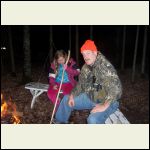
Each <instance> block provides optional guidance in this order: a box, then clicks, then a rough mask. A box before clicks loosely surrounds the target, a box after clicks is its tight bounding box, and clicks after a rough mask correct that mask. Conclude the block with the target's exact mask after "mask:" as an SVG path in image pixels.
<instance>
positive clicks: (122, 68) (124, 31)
mask: <svg viewBox="0 0 150 150" xmlns="http://www.w3.org/2000/svg"><path fill="white" fill-rule="evenodd" d="M125 43H126V26H124V27H123V46H122V57H121V58H122V59H121V70H122V71H123V70H124V60H125V59H124V58H125Z"/></svg>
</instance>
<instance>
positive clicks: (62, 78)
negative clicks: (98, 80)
mask: <svg viewBox="0 0 150 150" xmlns="http://www.w3.org/2000/svg"><path fill="white" fill-rule="evenodd" d="M69 58H70V50H69V51H68V57H67V61H66V63H65V64H66V65H67V64H68V61H69ZM64 72H65V70H64V69H63V73H62V77H61V82H60V86H59V90H58V93H57V97H56V101H55V105H54V109H53V113H52V116H51V121H50V124H51V123H52V121H53V117H54V113H55V109H56V104H57V101H58V98H59V94H60V90H61V87H62V82H63V80H64Z"/></svg>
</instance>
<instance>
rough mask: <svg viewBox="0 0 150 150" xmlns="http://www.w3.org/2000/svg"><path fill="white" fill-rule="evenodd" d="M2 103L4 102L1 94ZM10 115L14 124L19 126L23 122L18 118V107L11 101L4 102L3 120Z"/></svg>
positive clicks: (2, 108)
mask: <svg viewBox="0 0 150 150" xmlns="http://www.w3.org/2000/svg"><path fill="white" fill-rule="evenodd" d="M1 101H4V100H3V94H1ZM1 103H2V102H1ZM8 114H11V116H12V117H11V119H12V120H13V124H19V123H20V122H21V121H20V119H19V117H18V113H17V110H16V105H15V104H12V102H11V101H10V102H8V103H6V101H4V102H3V104H2V105H1V118H2V117H5V116H7V115H8Z"/></svg>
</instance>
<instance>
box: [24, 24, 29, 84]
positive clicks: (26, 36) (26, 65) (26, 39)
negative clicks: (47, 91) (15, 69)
mask: <svg viewBox="0 0 150 150" xmlns="http://www.w3.org/2000/svg"><path fill="white" fill-rule="evenodd" d="M23 50H24V74H23V80H22V81H23V83H27V82H29V81H31V52H30V28H29V26H27V25H25V26H24V41H23Z"/></svg>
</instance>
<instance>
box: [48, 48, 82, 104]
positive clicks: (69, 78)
mask: <svg viewBox="0 0 150 150" xmlns="http://www.w3.org/2000/svg"><path fill="white" fill-rule="evenodd" d="M66 60H67V54H66V52H65V51H63V50H58V51H57V52H56V53H55V56H54V61H53V62H52V63H51V67H50V71H49V84H50V86H49V89H48V92H47V95H48V97H49V99H50V100H51V101H52V103H53V104H55V101H56V97H57V93H58V90H59V86H60V82H61V79H62V73H63V69H64V70H65V72H64V79H63V82H62V86H61V92H62V95H61V96H60V98H62V96H64V95H68V94H70V92H71V90H72V89H73V88H74V86H75V85H76V83H77V81H76V80H75V78H74V77H77V76H78V75H79V73H80V69H79V68H78V67H77V65H76V63H75V61H74V60H73V59H72V58H70V59H69V61H68V64H67V65H65V63H66ZM59 103H60V100H58V101H57V107H58V105H59Z"/></svg>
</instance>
